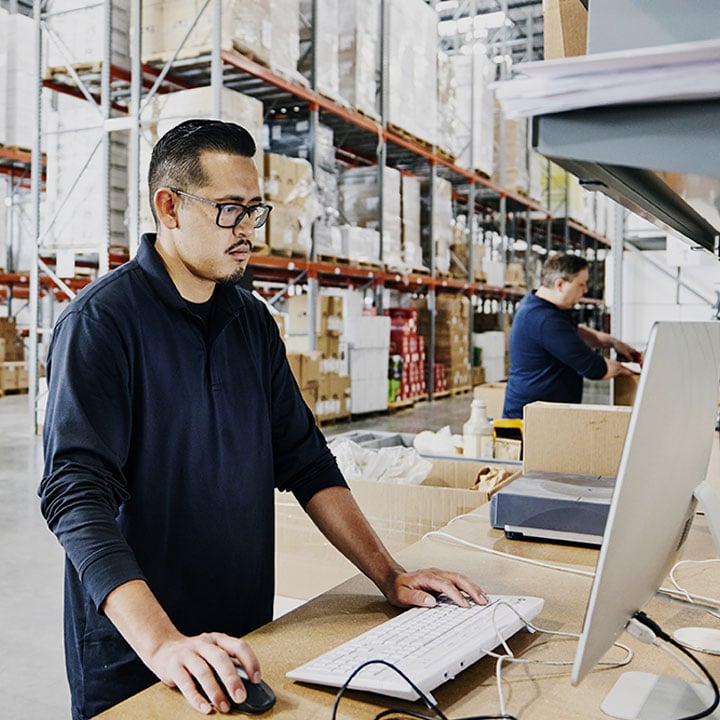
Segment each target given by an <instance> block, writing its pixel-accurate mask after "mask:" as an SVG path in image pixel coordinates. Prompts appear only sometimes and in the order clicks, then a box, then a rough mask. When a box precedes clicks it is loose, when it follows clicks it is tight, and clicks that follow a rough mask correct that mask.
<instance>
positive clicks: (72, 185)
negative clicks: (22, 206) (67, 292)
mask: <svg viewBox="0 0 720 720" xmlns="http://www.w3.org/2000/svg"><path fill="white" fill-rule="evenodd" d="M45 117H46V122H45V129H46V134H45V135H44V141H45V143H46V150H47V175H46V179H47V182H46V186H45V188H46V191H45V203H46V211H47V213H48V217H52V218H53V223H52V226H51V227H50V228H49V231H48V232H47V234H46V235H45V237H44V238H43V244H44V247H47V248H53V249H56V250H62V249H67V250H72V249H73V248H82V249H85V248H88V247H89V248H93V247H98V246H100V245H103V246H105V245H106V244H109V245H110V246H115V247H119V248H127V247H128V234H127V227H126V225H125V214H126V212H127V206H128V194H127V193H128V147H129V140H130V138H129V133H128V132H127V131H121V130H120V131H116V132H113V133H112V134H111V135H110V153H109V171H108V167H107V166H106V164H105V159H104V158H103V153H102V152H97V151H94V150H95V149H97V148H98V142H99V139H100V138H101V136H102V133H103V130H102V124H101V121H100V118H99V116H98V113H97V109H96V108H95V107H94V106H93V105H91V104H90V103H88V102H87V101H85V100H80V99H78V98H75V97H71V96H69V95H64V94H60V93H57V94H56V95H55V97H54V102H53V104H52V109H48V110H47V112H45ZM104 187H107V188H108V194H109V210H110V213H109V233H108V228H107V224H106V218H105V212H104V208H103V203H102V202H99V201H98V190H99V189H101V188H104ZM146 196H147V195H146ZM153 228H154V224H153Z"/></svg>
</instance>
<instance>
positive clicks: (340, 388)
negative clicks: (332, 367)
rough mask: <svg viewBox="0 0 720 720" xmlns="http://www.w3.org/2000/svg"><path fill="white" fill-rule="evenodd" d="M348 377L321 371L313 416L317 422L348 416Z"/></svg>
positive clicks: (349, 405) (349, 409) (349, 406)
mask: <svg viewBox="0 0 720 720" xmlns="http://www.w3.org/2000/svg"><path fill="white" fill-rule="evenodd" d="M351 409H352V408H351V394H350V377H349V376H347V375H338V374H337V373H332V372H330V373H321V374H320V383H319V389H318V401H317V404H316V405H315V417H316V418H317V420H318V422H325V421H328V420H336V419H338V418H346V417H349V415H350V412H351Z"/></svg>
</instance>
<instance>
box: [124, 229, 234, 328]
mask: <svg viewBox="0 0 720 720" xmlns="http://www.w3.org/2000/svg"><path fill="white" fill-rule="evenodd" d="M156 240H157V235H156V234H155V233H144V234H143V236H142V237H141V239H140V247H139V248H138V251H137V256H136V260H137V263H138V265H139V266H140V268H141V269H142V270H143V272H144V273H145V274H146V275H147V277H148V279H149V280H150V283H151V284H152V286H153V289H154V290H155V292H157V294H158V295H159V296H160V299H161V300H162V301H163V302H164V303H165V304H166V305H168V306H169V307H171V308H175V309H177V310H183V309H186V308H187V305H186V303H185V300H184V299H183V297H182V295H180V293H179V292H178V290H177V288H176V287H175V283H173V281H172V278H171V277H170V275H169V273H168V271H167V269H166V267H165V263H164V262H163V261H162V258H161V257H160V254H159V253H158V251H157V250H156V249H155V241H156ZM215 295H216V298H217V299H218V300H219V301H220V302H219V304H220V306H221V307H224V308H225V309H226V310H229V311H230V312H231V313H232V314H233V315H237V314H238V313H239V312H240V309H241V307H242V301H241V298H240V293H239V292H238V291H237V289H236V288H235V287H234V286H233V285H218V286H217V288H216V291H215Z"/></svg>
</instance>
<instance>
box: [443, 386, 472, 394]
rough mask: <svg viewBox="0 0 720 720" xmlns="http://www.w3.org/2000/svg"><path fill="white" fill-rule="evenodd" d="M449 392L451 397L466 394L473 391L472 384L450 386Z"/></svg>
mask: <svg viewBox="0 0 720 720" xmlns="http://www.w3.org/2000/svg"><path fill="white" fill-rule="evenodd" d="M448 392H449V393H450V396H451V397H457V396H458V395H465V394H466V393H469V392H472V385H460V386H459V387H454V388H450V390H449V391H448Z"/></svg>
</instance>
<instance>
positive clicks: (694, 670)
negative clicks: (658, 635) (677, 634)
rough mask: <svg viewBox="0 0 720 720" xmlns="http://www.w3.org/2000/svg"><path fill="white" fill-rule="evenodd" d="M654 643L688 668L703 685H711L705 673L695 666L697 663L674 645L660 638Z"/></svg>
mask: <svg viewBox="0 0 720 720" xmlns="http://www.w3.org/2000/svg"><path fill="white" fill-rule="evenodd" d="M653 645H654V646H655V647H657V648H660V649H661V650H662V651H663V652H665V653H667V654H668V655H669V656H670V657H671V658H672V659H673V660H675V661H677V662H679V663H680V664H681V665H682V666H683V667H685V669H686V670H688V671H689V672H690V673H691V674H692V675H694V676H695V677H696V678H698V679H699V680H700V681H701V682H702V684H703V685H707V686H708V687H710V683H709V682H708V679H707V678H706V677H705V675H703V674H702V673H701V672H700V670H698V669H697V667H695V665H693V664H692V663H691V662H690V661H689V660H687V659H686V658H685V657H684V656H683V655H680V654H678V653H677V652H675V651H674V649H673V647H672V645H670V646H668V645H666V644H665V643H662V642H660V641H659V640H656V641H655V642H654V643H653Z"/></svg>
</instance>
